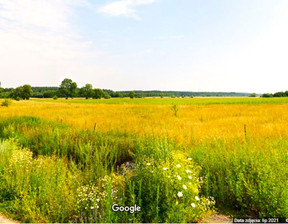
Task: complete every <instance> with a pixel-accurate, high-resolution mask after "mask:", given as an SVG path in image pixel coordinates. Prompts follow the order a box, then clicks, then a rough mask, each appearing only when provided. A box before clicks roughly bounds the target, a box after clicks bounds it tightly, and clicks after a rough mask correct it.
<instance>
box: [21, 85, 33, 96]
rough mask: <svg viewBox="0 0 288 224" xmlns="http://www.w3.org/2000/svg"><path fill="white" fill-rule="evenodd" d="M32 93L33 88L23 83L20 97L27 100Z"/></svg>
mask: <svg viewBox="0 0 288 224" xmlns="http://www.w3.org/2000/svg"><path fill="white" fill-rule="evenodd" d="M32 95H33V90H32V88H31V86H30V85H27V84H26V85H24V86H23V90H22V96H20V98H22V99H25V100H29V99H30V97H31V96H32Z"/></svg>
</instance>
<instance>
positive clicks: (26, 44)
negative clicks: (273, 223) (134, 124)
mask: <svg viewBox="0 0 288 224" xmlns="http://www.w3.org/2000/svg"><path fill="white" fill-rule="evenodd" d="M287 11H288V1H286V0H237V1H233V0H217V1H215V0H177V1H176V0H97V1H96V0H94V1H92V0H89V1H88V0H25V1H24V0H0V41H1V44H0V59H1V60H0V81H1V82H2V86H3V87H16V86H19V85H23V84H25V83H28V84H31V85H33V86H59V84H60V83H61V81H62V80H63V79H64V78H66V77H68V78H71V79H72V80H73V81H76V82H77V83H78V86H83V85H84V84H86V83H91V84H93V86H94V87H95V88H96V87H97V88H106V89H113V90H132V89H134V90H135V89H137V90H139V89H142V90H156V89H157V90H183V91H184V90H185V91H237V92H239V91H240V92H257V93H263V92H276V91H283V90H288V86H287V81H288V78H287V77H288V63H287V61H288V60H287V59H288V42H287V40H288V29H287V24H288V13H287Z"/></svg>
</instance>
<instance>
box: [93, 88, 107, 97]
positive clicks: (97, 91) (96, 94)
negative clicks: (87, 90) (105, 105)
mask: <svg viewBox="0 0 288 224" xmlns="http://www.w3.org/2000/svg"><path fill="white" fill-rule="evenodd" d="M103 96H104V91H103V90H102V89H94V90H93V98H94V99H101V98H102V97H103Z"/></svg>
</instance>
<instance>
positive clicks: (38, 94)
mask: <svg viewBox="0 0 288 224" xmlns="http://www.w3.org/2000/svg"><path fill="white" fill-rule="evenodd" d="M31 89H32V91H33V93H32V96H31V97H33V98H53V97H55V96H57V97H65V96H63V95H62V94H61V93H60V91H59V87H31ZM14 90H15V89H13V88H2V91H1V90H0V98H13V97H11V94H12V92H13V91H14ZM102 91H103V92H105V93H108V94H109V96H110V97H113V98H115V97H130V94H131V92H134V93H135V98H143V97H194V96H195V97H197V96H198V97H199V96H200V97H201V96H202V97H213V96H216V97H225V96H226V97H229V96H231V97H233V96H234V97H237V96H250V95H251V94H250V93H237V92H186V91H185V92H182V91H159V90H151V91H142V90H134V91H113V90H109V89H102ZM73 97H84V96H83V94H82V93H81V91H80V88H77V89H76V93H75V95H74V96H73Z"/></svg>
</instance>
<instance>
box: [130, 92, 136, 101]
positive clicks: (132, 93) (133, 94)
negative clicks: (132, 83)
mask: <svg viewBox="0 0 288 224" xmlns="http://www.w3.org/2000/svg"><path fill="white" fill-rule="evenodd" d="M129 97H130V98H131V99H134V98H135V92H134V91H131V92H130V93H129Z"/></svg>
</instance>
